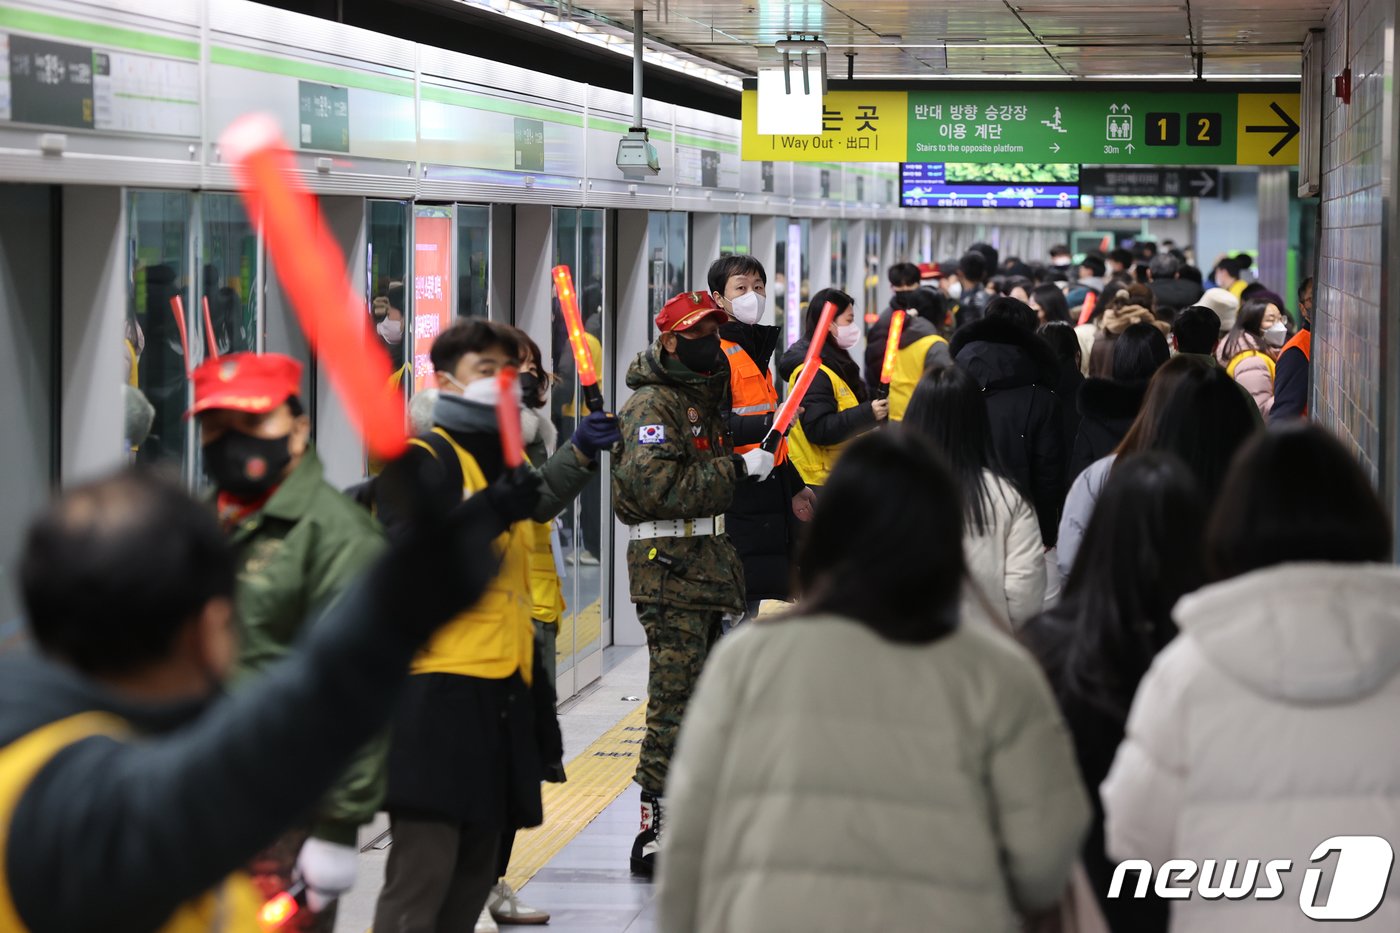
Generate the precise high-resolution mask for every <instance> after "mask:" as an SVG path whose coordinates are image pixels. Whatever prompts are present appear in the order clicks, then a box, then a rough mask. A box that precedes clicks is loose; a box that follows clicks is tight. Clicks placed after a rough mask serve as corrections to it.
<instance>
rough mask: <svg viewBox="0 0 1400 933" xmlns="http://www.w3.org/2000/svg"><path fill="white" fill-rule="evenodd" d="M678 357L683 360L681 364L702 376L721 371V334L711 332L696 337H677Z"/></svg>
mask: <svg viewBox="0 0 1400 933" xmlns="http://www.w3.org/2000/svg"><path fill="white" fill-rule="evenodd" d="M676 359H678V360H680V361H681V365H682V366H684V367H685V368H686V369H688V370H690V371H691V372H693V373H699V374H700V375H702V376H709V375H713V374H714V373H716V372H718V371H719V367H720V363H721V362H722V359H721V356H720V350H719V334H710V335H709V336H708V337H696V338H694V339H693V340H687V339H686V338H685V337H681V336H679V335H678V336H677V337H676Z"/></svg>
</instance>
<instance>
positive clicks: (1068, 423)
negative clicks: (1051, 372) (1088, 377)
mask: <svg viewBox="0 0 1400 933" xmlns="http://www.w3.org/2000/svg"><path fill="white" fill-rule="evenodd" d="M1059 362H1060V378H1059V381H1057V382H1056V383H1055V397H1056V398H1058V399H1059V400H1060V422H1061V424H1062V425H1063V427H1064V439H1065V456H1066V458H1068V457H1069V456H1070V454H1071V452H1072V451H1073V450H1074V439H1075V437H1077V436H1078V435H1079V422H1080V420H1081V418H1082V416H1081V415H1080V414H1079V408H1078V406H1077V405H1076V404H1075V401H1076V399H1078V398H1079V387H1080V386H1082V385H1083V384H1084V374H1083V373H1081V372H1080V371H1079V367H1078V366H1076V365H1074V360H1070V361H1069V362H1065V361H1064V360H1060V361H1059ZM1073 478H1074V477H1073V476H1071V477H1070V479H1073ZM1065 489H1069V485H1068V484H1066V486H1065Z"/></svg>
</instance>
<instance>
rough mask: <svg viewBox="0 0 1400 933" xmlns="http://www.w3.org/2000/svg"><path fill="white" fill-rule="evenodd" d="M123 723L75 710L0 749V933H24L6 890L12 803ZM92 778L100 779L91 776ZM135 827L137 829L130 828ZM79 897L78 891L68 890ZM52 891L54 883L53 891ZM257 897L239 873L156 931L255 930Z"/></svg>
mask: <svg viewBox="0 0 1400 933" xmlns="http://www.w3.org/2000/svg"><path fill="white" fill-rule="evenodd" d="M127 731H128V727H127V724H126V722H125V721H123V720H122V719H120V718H119V717H117V716H113V715H111V714H108V713H99V712H90V713H78V714H77V715H74V716H69V717H68V718H66V719H59V720H56V721H55V722H51V723H49V724H47V725H44V726H40V727H39V728H38V729H35V730H34V731H33V732H30V733H28V734H26V735H23V736H20V737H19V738H17V739H15V740H14V741H13V742H11V743H10V744H9V745H6V746H5V747H4V748H0V933H27V931H28V929H29V928H28V927H26V926H25V925H24V922H23V921H21V920H20V917H19V911H18V910H17V909H16V907H15V901H14V896H13V895H12V893H11V891H10V874H9V868H8V867H7V866H6V864H5V855H6V853H7V851H8V850H9V839H10V824H11V822H12V821H13V819H14V814H15V807H16V805H18V803H19V800H20V798H21V797H22V796H23V795H24V792H25V791H26V790H27V789H28V788H29V784H30V782H31V781H33V780H34V777H35V775H37V774H38V773H39V771H40V770H42V769H43V767H44V765H46V764H48V763H49V762H50V761H52V760H53V758H54V756H55V755H57V754H58V753H59V752H61V751H63V749H65V748H67V747H68V746H70V745H72V744H73V743H75V742H78V741H81V740H82V739H86V738H89V737H91V736H95V735H121V734H123V733H125V732H127ZM93 780H100V778H98V777H94V778H93ZM135 829H136V830H138V831H139V829H140V827H135ZM74 893H76V894H77V896H79V897H81V896H82V894H83V892H81V891H78V892H74ZM53 894H54V895H55V896H57V895H58V884H57V882H55V885H54V892H53ZM261 907H262V903H261V899H260V898H259V897H258V893H257V891H256V890H255V889H254V888H253V885H252V884H251V883H250V882H249V881H248V879H247V878H246V877H244V876H243V875H242V874H241V873H240V874H235V875H232V876H231V877H229V879H228V880H226V881H225V882H224V883H223V884H221V885H220V886H219V887H217V888H215V889H213V890H211V891H209V892H207V893H205V894H202V895H200V896H199V897H197V898H194V899H192V900H189V901H187V902H185V903H184V904H183V905H181V906H180V907H178V908H177V909H176V910H175V912H174V913H173V914H171V915H170V919H169V920H167V921H166V923H165V925H164V926H162V927H161V928H160V930H159V931H158V933H211V931H212V933H260V931H261V929H262V927H261V925H260V924H259V923H258V911H259V910H260V909H261Z"/></svg>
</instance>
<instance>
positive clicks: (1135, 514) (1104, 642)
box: [1029, 452, 1207, 722]
mask: <svg viewBox="0 0 1400 933" xmlns="http://www.w3.org/2000/svg"><path fill="white" fill-rule="evenodd" d="M1206 514H1207V507H1206V502H1205V499H1204V497H1203V496H1202V495H1201V491H1200V489H1199V487H1198V486H1197V485H1196V482H1195V480H1194V479H1193V478H1192V476H1191V471H1190V470H1189V469H1188V468H1187V467H1186V465H1185V464H1183V463H1182V462H1181V461H1180V460H1179V459H1177V458H1176V457H1174V456H1172V455H1171V454H1167V453H1161V452H1148V453H1141V454H1136V455H1134V456H1131V457H1127V458H1125V459H1124V460H1123V461H1121V462H1120V463H1119V464H1118V465H1117V468H1116V469H1114V471H1113V474H1112V476H1111V478H1110V479H1109V481H1108V483H1107V485H1105V486H1104V489H1103V492H1102V494H1101V495H1100V496H1099V500H1098V504H1097V505H1096V506H1095V508H1094V515H1093V518H1091V519H1090V520H1089V527H1088V528H1087V529H1086V530H1085V533H1084V541H1083V543H1082V544H1081V545H1080V547H1079V553H1078V554H1077V555H1075V559H1074V567H1073V568H1072V569H1071V570H1070V574H1069V578H1068V579H1067V581H1066V582H1065V586H1064V591H1063V593H1062V595H1061V597H1060V603H1059V605H1057V606H1056V607H1055V608H1053V609H1051V610H1049V611H1048V612H1047V613H1046V614H1045V615H1044V616H1042V617H1041V622H1040V623H1038V624H1033V626H1032V628H1031V629H1030V631H1031V632H1032V633H1033V634H1032V636H1031V638H1030V639H1029V640H1030V641H1031V648H1032V650H1033V651H1034V652H1035V654H1036V655H1037V656H1038V657H1039V658H1040V660H1041V663H1042V664H1043V665H1044V666H1045V668H1046V671H1047V672H1048V673H1049V674H1050V679H1051V682H1052V683H1053V684H1054V685H1055V690H1056V693H1057V694H1058V695H1059V700H1060V703H1061V705H1062V706H1064V705H1068V704H1070V703H1080V704H1087V705H1088V706H1090V707H1092V708H1094V709H1096V710H1098V711H1099V712H1100V713H1103V714H1105V715H1107V716H1109V717H1111V718H1113V719H1115V720H1117V721H1119V722H1126V720H1127V716H1128V708H1129V706H1131V704H1132V700H1133V693H1134V692H1135V691H1136V690H1137V685H1138V683H1139V682H1140V681H1141V680H1142V677H1143V675H1144V674H1146V673H1147V668H1148V667H1149V666H1150V665H1151V664H1152V659H1153V658H1154V657H1156V655H1157V652H1159V651H1161V650H1162V648H1163V647H1164V646H1166V644H1167V643H1168V642H1169V641H1171V640H1172V638H1173V637H1174V636H1175V635H1176V624H1175V623H1174V622H1173V621H1172V617H1171V612H1172V607H1173V606H1175V605H1176V601H1177V600H1178V599H1180V598H1181V597H1182V596H1184V595H1185V594H1187V593H1190V592H1191V591H1193V590H1195V589H1196V588H1197V587H1199V586H1200V585H1201V584H1202V583H1203V582H1204V581H1205V574H1204V571H1203V569H1202V565H1201V542H1202V538H1203V534H1204V529H1205V523H1206Z"/></svg>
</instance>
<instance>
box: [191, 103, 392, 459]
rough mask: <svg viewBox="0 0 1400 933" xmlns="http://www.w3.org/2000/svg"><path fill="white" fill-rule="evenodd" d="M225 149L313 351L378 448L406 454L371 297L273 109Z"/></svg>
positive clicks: (252, 117) (230, 134) (238, 129)
mask: <svg viewBox="0 0 1400 933" xmlns="http://www.w3.org/2000/svg"><path fill="white" fill-rule="evenodd" d="M219 146H220V149H221V151H222V152H223V156H224V158H225V159H226V160H228V161H229V162H230V163H232V165H233V167H234V175H235V177H236V178H237V179H238V184H239V190H240V193H241V194H242V195H243V203H244V206H245V207H246V208H247V211H248V216H249V217H252V218H254V219H255V220H256V221H258V222H259V223H260V224H261V226H262V229H263V235H264V237H265V238H266V240H267V248H268V251H269V252H270V253H271V254H272V258H273V260H274V263H275V266H276V268H277V277H278V278H279V279H281V280H282V286H283V287H284V288H285V289H286V290H287V294H288V296H289V297H290V298H291V299H292V306H293V307H294V308H296V312H297V317H298V319H299V320H300V322H301V329H302V330H303V331H304V332H305V334H306V339H307V343H309V344H310V346H311V350H312V352H313V353H315V354H316V355H317V357H318V358H319V359H320V360H321V361H322V362H323V363H324V364H325V366H326V370H327V371H328V372H329V374H330V377H331V383H332V384H333V385H334V386H335V388H336V391H337V392H338V393H339V394H340V396H341V398H342V399H344V401H345V407H346V410H347V412H348V413H349V415H350V420H351V422H352V423H353V424H354V425H355V427H356V428H357V429H358V430H359V431H360V433H361V434H362V435H363V436H364V439H365V442H366V444H368V445H369V449H370V452H371V453H372V454H374V455H375V456H377V457H380V458H383V459H391V458H393V457H397V456H398V455H399V454H401V453H403V451H404V449H405V448H406V447H407V439H406V438H405V437H404V418H403V400H402V398H401V397H399V396H397V395H395V394H393V393H387V392H384V391H383V387H384V385H385V383H387V382H388V381H389V376H390V373H391V371H392V369H391V367H390V365H389V356H388V353H387V352H386V351H385V350H384V348H383V346H381V345H380V343H379V341H377V340H375V339H374V335H373V334H372V333H371V331H370V325H369V320H370V317H369V314H368V313H367V312H366V309H365V304H364V300H363V298H362V297H361V296H360V295H358V294H357V293H356V292H355V287H354V285H353V284H352V283H351V282H350V278H349V276H347V275H346V274H345V259H344V257H343V256H342V255H341V252H340V247H339V246H337V245H336V242H335V240H334V239H333V238H332V237H331V234H330V231H329V230H327V229H326V226H325V224H324V223H323V222H322V221H321V219H320V217H319V215H318V214H317V211H316V199H315V197H314V196H313V195H312V194H311V192H310V191H308V190H307V188H306V186H305V185H303V184H302V183H301V182H300V181H298V180H297V178H296V176H295V175H294V174H293V171H294V169H295V164H294V163H293V161H292V156H291V153H290V152H288V151H287V147H286V144H285V143H284V142H283V140H282V133H281V131H280V130H279V129H278V127H277V122H276V121H275V120H274V119H273V118H272V117H270V116H267V115H266V114H249V115H247V116H244V117H240V118H239V119H238V120H236V121H234V123H233V125H231V126H230V127H229V128H228V129H226V130H225V131H224V133H223V135H222V136H220V137H219Z"/></svg>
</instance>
